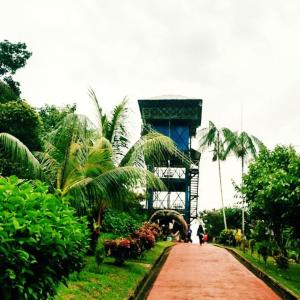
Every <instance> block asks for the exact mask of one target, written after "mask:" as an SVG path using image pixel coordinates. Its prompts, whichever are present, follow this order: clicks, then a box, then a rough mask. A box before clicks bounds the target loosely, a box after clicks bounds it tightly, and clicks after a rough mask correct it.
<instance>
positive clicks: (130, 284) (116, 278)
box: [55, 242, 173, 300]
mask: <svg viewBox="0 0 300 300" xmlns="http://www.w3.org/2000/svg"><path fill="white" fill-rule="evenodd" d="M172 245H173V243H172V242H158V243H156V245H155V246H154V248H152V249H151V250H149V251H146V252H145V253H144V254H143V256H142V257H141V258H140V259H137V260H128V261H126V262H125V263H124V264H123V265H122V266H116V265H115V264H114V259H113V258H110V257H107V258H105V260H104V263H103V264H101V265H100V266H99V267H98V266H97V264H96V262H95V258H94V257H87V258H86V266H85V268H84V269H83V271H82V272H80V273H79V274H76V273H74V274H72V275H71V276H70V279H69V281H68V287H66V286H64V285H61V286H60V287H59V289H58V295H57V296H56V297H55V299H56V300H66V299H68V300H69V299H74V300H86V299H103V300H105V299H107V300H111V299H114V300H118V299H129V298H131V299H132V298H133V296H135V295H137V292H138V291H137V287H139V288H138V289H139V290H140V289H142V286H144V285H145V284H146V283H147V280H146V279H147V277H148V274H150V270H152V268H153V266H155V263H156V262H157V260H158V259H159V258H160V257H161V255H162V253H163V252H164V251H165V249H167V248H168V247H170V246H172Z"/></svg>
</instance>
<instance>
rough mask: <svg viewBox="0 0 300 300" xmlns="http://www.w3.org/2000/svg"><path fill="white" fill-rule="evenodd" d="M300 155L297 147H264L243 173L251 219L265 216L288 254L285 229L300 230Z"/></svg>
mask: <svg viewBox="0 0 300 300" xmlns="http://www.w3.org/2000/svg"><path fill="white" fill-rule="evenodd" d="M299 174H300V156H299V154H297V152H296V151H295V149H294V148H292V147H285V146H277V147H276V148H275V149H274V150H273V151H270V150H267V149H263V150H262V151H261V152H260V153H259V155H258V156H257V157H256V158H255V160H254V161H253V162H252V163H251V164H250V165H249V170H248V173H247V174H246V175H244V177H243V186H242V187H241V190H242V193H243V195H244V197H245V200H246V201H247V203H248V205H249V211H250V215H251V218H252V219H256V220H262V221H263V222H264V223H265V224H266V226H267V227H268V228H270V229H271V230H272V231H273V234H274V240H275V241H276V243H277V245H278V247H279V249H280V250H281V251H282V253H283V254H284V255H285V256H286V249H285V241H284V234H283V233H284V230H285V229H286V228H288V227H291V228H292V229H293V230H294V231H295V232H299V225H300V224H299V214H300V183H299Z"/></svg>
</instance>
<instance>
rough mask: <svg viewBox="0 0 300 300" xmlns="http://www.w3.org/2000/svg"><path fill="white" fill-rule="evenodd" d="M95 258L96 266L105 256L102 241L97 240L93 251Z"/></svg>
mask: <svg viewBox="0 0 300 300" xmlns="http://www.w3.org/2000/svg"><path fill="white" fill-rule="evenodd" d="M95 258H96V263H97V265H98V266H100V265H101V264H102V263H103V261H104V258H105V249H104V244H103V242H102V241H101V242H99V243H98V245H97V247H96V251H95Z"/></svg>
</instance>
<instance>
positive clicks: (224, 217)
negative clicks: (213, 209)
mask: <svg viewBox="0 0 300 300" xmlns="http://www.w3.org/2000/svg"><path fill="white" fill-rule="evenodd" d="M218 168H219V182H220V191H221V202H222V211H223V219H224V228H225V229H227V222H226V214H225V207H224V198H223V188H222V176H221V162H220V159H218Z"/></svg>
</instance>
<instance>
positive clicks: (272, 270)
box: [233, 248, 300, 296]
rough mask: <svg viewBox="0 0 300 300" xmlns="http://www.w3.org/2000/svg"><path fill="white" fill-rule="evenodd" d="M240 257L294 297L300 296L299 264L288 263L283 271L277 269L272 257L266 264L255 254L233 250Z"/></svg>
mask: <svg viewBox="0 0 300 300" xmlns="http://www.w3.org/2000/svg"><path fill="white" fill-rule="evenodd" d="M233 249H234V250H235V251H236V252H238V253H239V254H240V255H241V256H243V257H245V258H246V259H247V260H248V261H250V262H252V263H253V264H254V265H255V266H257V267H258V268H260V269H261V270H263V271H264V272H265V273H267V274H268V275H269V276H271V277H273V278H274V279H275V280H276V281H277V282H279V283H280V284H281V285H283V286H285V287H287V288H288V289H289V290H291V291H293V292H294V293H295V294H296V295H298V296H300V264H296V263H290V264H289V268H288V269H287V270H286V271H285V270H281V269H279V268H278V267H277V266H276V264H275V261H274V259H273V258H272V257H269V258H268V260H267V264H266V266H265V263H264V261H263V259H262V258H261V259H260V260H259V258H258V255H257V253H254V254H253V256H251V254H250V253H249V252H246V253H244V252H243V251H241V250H239V249H237V248H233Z"/></svg>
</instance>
